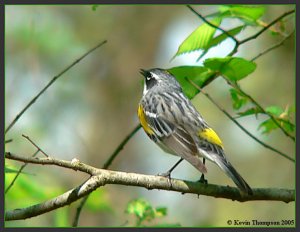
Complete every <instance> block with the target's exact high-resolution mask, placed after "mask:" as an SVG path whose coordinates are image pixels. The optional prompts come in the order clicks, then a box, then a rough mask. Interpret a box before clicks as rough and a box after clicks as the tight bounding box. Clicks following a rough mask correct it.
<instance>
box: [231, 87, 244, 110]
mask: <svg viewBox="0 0 300 232" xmlns="http://www.w3.org/2000/svg"><path fill="white" fill-rule="evenodd" d="M229 91H230V95H231V99H232V107H233V109H235V110H238V109H240V108H241V107H242V106H244V105H245V104H246V103H247V102H248V98H247V97H245V96H244V95H242V94H241V93H240V92H239V91H238V90H236V89H230V90H229Z"/></svg>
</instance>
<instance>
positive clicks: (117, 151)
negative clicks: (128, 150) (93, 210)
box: [72, 124, 141, 227]
mask: <svg viewBox="0 0 300 232" xmlns="http://www.w3.org/2000/svg"><path fill="white" fill-rule="evenodd" d="M140 128H141V125H140V124H139V125H137V126H136V127H135V128H134V129H133V130H132V131H131V132H130V133H129V134H128V135H127V136H126V137H125V139H124V140H123V141H122V142H121V143H120V144H119V146H118V147H117V148H116V149H115V151H114V152H113V153H112V154H111V155H110V156H109V158H108V160H107V161H106V162H105V163H104V165H103V167H102V168H103V169H107V168H109V166H110V165H111V164H112V162H113V161H114V159H115V158H116V157H117V155H118V154H119V153H120V151H121V150H122V149H123V148H124V146H125V145H126V144H127V143H128V141H129V140H130V139H131V138H132V136H134V134H135V133H136V132H137V131H138V130H139V129H140ZM88 197H89V194H88V195H86V196H85V197H83V199H82V200H81V202H80V204H79V206H78V207H77V209H76V214H75V217H74V220H73V224H72V225H73V226H74V227H77V226H78V221H79V217H80V213H81V211H82V209H83V207H84V205H85V203H86V201H87V199H88Z"/></svg>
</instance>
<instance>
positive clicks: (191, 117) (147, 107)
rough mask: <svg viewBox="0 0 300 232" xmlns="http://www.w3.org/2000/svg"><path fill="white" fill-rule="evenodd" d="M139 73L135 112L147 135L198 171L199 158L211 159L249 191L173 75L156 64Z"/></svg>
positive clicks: (200, 165)
mask: <svg viewBox="0 0 300 232" xmlns="http://www.w3.org/2000/svg"><path fill="white" fill-rule="evenodd" d="M141 74H142V75H143V76H144V77H145V82H144V91H143V97H142V99H141V101H140V103H139V108H138V116H139V119H140V122H141V125H142V127H143V129H144V131H145V132H146V134H147V135H148V136H149V137H150V139H151V140H153V141H154V142H155V143H156V144H158V145H159V146H160V147H161V148H162V149H163V150H164V151H166V152H167V153H170V154H173V155H177V156H179V157H181V158H182V159H185V160H186V161H188V162H189V163H190V164H191V165H193V166H194V167H195V168H196V169H197V170H199V171H200V172H201V173H206V172H207V169H206V166H205V165H204V164H203V163H202V161H201V158H205V159H208V160H210V161H212V162H214V163H215V164H217V165H218V166H219V167H220V168H221V169H222V170H223V171H224V172H225V173H226V174H227V175H228V176H229V177H230V178H231V179H232V180H233V182H234V183H235V184H236V185H237V187H238V188H239V189H240V190H241V191H242V192H245V193H247V194H253V193H252V190H251V188H250V186H249V185H248V184H247V183H246V181H245V180H244V179H243V178H242V177H241V175H240V174H239V173H238V172H237V171H236V170H235V169H234V167H233V166H232V165H231V163H230V162H229V161H228V159H227V158H226V156H225V153H224V149H223V144H222V141H221V140H220V138H219V137H218V135H217V134H216V132H214V130H213V129H211V128H210V127H209V125H208V124H207V123H206V122H205V120H204V119H203V118H202V116H201V115H200V114H199V112H198V111H197V110H196V109H195V107H194V106H193V105H192V103H191V101H190V100H189V99H188V98H187V97H186V95H185V94H184V93H183V91H182V88H181V86H180V84H179V83H178V82H177V80H176V79H175V77H174V76H172V75H171V74H170V73H169V72H167V71H166V70H163V69H157V68H156V69H151V70H141ZM178 163H179V162H178ZM178 163H177V164H178ZM177 164H176V165H175V166H177ZM175 166H174V167H175Z"/></svg>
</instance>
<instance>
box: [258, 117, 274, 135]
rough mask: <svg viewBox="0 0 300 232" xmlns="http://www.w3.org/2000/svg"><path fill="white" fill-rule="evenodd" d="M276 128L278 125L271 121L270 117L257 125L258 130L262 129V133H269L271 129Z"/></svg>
mask: <svg viewBox="0 0 300 232" xmlns="http://www.w3.org/2000/svg"><path fill="white" fill-rule="evenodd" d="M277 128H278V126H277V125H276V124H275V123H274V122H273V120H272V119H267V120H266V121H264V122H262V123H261V124H260V125H259V127H258V130H262V134H269V133H270V132H271V131H272V130H275V129H277Z"/></svg>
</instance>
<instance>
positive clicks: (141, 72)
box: [140, 69, 149, 77]
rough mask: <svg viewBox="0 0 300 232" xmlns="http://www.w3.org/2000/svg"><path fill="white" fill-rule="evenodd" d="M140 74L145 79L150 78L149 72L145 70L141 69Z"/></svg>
mask: <svg viewBox="0 0 300 232" xmlns="http://www.w3.org/2000/svg"><path fill="white" fill-rule="evenodd" d="M140 74H142V75H143V76H144V77H147V76H149V71H147V70H145V69H140Z"/></svg>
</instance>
